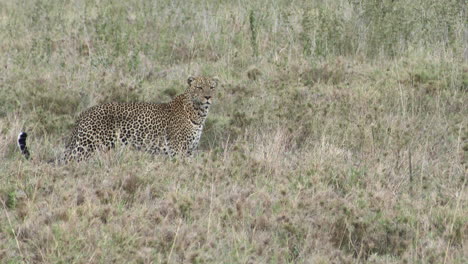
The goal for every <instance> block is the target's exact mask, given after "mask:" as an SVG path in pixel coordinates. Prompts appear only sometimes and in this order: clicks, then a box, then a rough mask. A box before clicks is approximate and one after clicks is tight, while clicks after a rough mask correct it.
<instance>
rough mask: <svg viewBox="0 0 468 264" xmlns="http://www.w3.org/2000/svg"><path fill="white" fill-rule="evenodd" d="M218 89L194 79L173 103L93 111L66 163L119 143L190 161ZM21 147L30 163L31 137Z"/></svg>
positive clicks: (84, 117) (83, 119) (80, 123)
mask: <svg viewBox="0 0 468 264" xmlns="http://www.w3.org/2000/svg"><path fill="white" fill-rule="evenodd" d="M217 84H218V80H217V79H216V78H208V77H190V78H188V88H187V89H186V90H185V92H184V93H182V94H180V95H178V96H176V97H175V98H174V99H173V100H172V101H171V102H169V103H163V104H154V103H106V104H102V105H98V106H94V107H91V108H89V109H88V110H86V111H85V112H83V113H82V114H81V115H80V116H79V118H78V120H77V122H76V126H75V128H74V129H73V131H72V134H71V136H70V138H69V140H68V141H67V144H66V150H65V153H64V154H63V156H62V157H61V159H60V161H62V162H68V161H71V160H76V161H80V160H83V159H86V158H88V157H90V156H91V154H92V153H93V152H95V151H96V150H102V149H109V148H112V147H114V146H115V145H116V143H117V142H120V143H122V144H124V145H131V146H133V147H134V148H136V149H140V150H144V151H147V152H150V153H152V154H166V155H169V156H175V155H187V156H190V155H191V154H192V153H193V151H194V150H195V149H196V148H197V146H198V143H199V141H200V137H201V134H202V130H203V126H204V124H205V120H206V116H207V115H208V111H209V109H210V106H211V103H212V97H213V95H214V91H215V88H216V86H217ZM22 135H23V136H22ZM20 139H21V142H20ZM18 145H19V146H20V149H21V150H22V153H23V154H24V155H25V157H26V158H28V156H29V152H27V155H26V152H25V151H24V150H26V151H27V147H26V133H24V132H22V133H20V136H19V137H18Z"/></svg>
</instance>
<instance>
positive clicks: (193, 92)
mask: <svg viewBox="0 0 468 264" xmlns="http://www.w3.org/2000/svg"><path fill="white" fill-rule="evenodd" d="M218 82H219V80H218V78H216V77H214V78H211V77H189V78H188V80H187V83H188V85H189V87H188V89H187V92H188V94H189V95H190V97H191V99H192V101H193V102H194V103H195V104H197V105H203V106H205V107H206V108H207V107H209V105H211V103H212V98H213V96H214V94H215V90H216V86H217V85H218Z"/></svg>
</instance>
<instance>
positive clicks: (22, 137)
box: [18, 132, 30, 159]
mask: <svg viewBox="0 0 468 264" xmlns="http://www.w3.org/2000/svg"><path fill="white" fill-rule="evenodd" d="M27 137H28V134H26V132H21V133H19V134H18V147H19V149H20V150H21V154H23V155H24V157H25V158H26V159H29V157H30V154H29V150H28V146H26V138H27Z"/></svg>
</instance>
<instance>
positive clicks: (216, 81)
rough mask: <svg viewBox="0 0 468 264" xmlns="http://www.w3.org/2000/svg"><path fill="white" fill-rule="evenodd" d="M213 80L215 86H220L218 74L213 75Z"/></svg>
mask: <svg viewBox="0 0 468 264" xmlns="http://www.w3.org/2000/svg"><path fill="white" fill-rule="evenodd" d="M212 80H213V82H214V83H215V86H218V84H219V78H218V76H215V77H213V78H212Z"/></svg>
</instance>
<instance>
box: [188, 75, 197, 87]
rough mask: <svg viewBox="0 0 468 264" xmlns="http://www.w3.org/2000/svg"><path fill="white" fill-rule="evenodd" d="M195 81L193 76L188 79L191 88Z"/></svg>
mask: <svg viewBox="0 0 468 264" xmlns="http://www.w3.org/2000/svg"><path fill="white" fill-rule="evenodd" d="M194 80H195V78H194V77H193V76H190V77H188V79H187V83H188V85H189V86H190V85H191V84H192V82H193V81H194Z"/></svg>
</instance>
